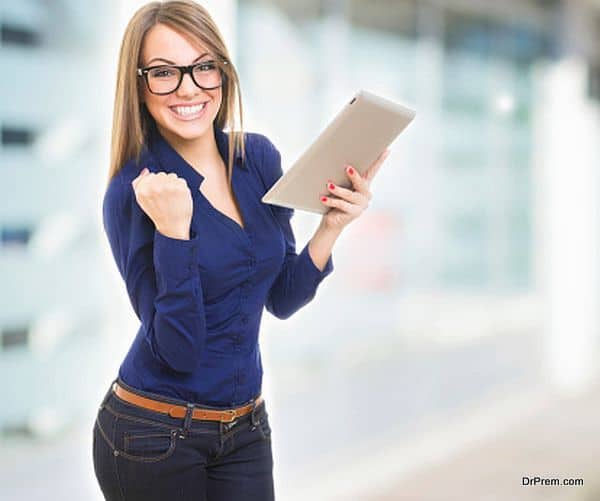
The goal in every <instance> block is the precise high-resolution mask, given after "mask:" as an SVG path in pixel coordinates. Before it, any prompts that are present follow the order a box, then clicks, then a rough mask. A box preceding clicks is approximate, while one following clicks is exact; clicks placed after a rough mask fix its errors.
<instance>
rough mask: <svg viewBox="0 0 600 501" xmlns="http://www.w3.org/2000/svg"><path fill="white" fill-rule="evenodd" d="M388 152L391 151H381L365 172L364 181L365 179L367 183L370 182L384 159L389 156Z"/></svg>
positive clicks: (387, 149)
mask: <svg viewBox="0 0 600 501" xmlns="http://www.w3.org/2000/svg"><path fill="white" fill-rule="evenodd" d="M390 151H391V150H390V149H389V148H386V149H385V150H383V151H382V152H381V153H380V154H379V156H378V157H377V158H376V159H375V161H374V162H373V163H372V164H371V166H370V167H369V169H368V170H367V173H366V174H365V179H367V181H371V180H372V179H373V178H374V177H375V174H377V172H378V171H379V168H380V167H381V165H382V164H383V162H384V161H385V159H386V158H387V157H388V156H389V154H390Z"/></svg>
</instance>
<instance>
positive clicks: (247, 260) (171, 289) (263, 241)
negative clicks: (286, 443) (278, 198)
mask: <svg viewBox="0 0 600 501" xmlns="http://www.w3.org/2000/svg"><path fill="white" fill-rule="evenodd" d="M213 131H214V134H215V139H216V142H217V146H218V149H219V152H220V154H221V157H222V158H223V160H224V162H225V165H227V161H228V150H227V147H228V140H229V135H228V134H227V133H225V132H224V131H223V130H222V129H220V128H219V127H217V126H216V124H213ZM245 138H246V159H245V162H242V161H241V157H240V155H239V153H237V154H236V158H235V162H234V168H233V178H232V187H233V191H234V194H235V198H236V199H237V201H238V204H239V206H240V210H241V213H242V220H243V221H244V227H242V226H240V225H239V224H238V223H237V222H236V221H234V220H233V219H232V218H230V217H229V216H227V215H225V214H224V213H223V212H221V211H219V210H217V209H216V208H215V207H214V206H213V205H212V204H211V203H210V202H209V201H208V199H207V198H206V197H204V195H203V194H202V192H201V191H200V190H199V187H200V184H201V183H202V181H203V179H204V177H203V176H202V175H201V174H200V173H198V172H197V171H196V170H195V169H194V168H193V167H192V166H191V165H190V164H188V163H187V162H186V161H185V160H184V159H183V157H181V156H180V155H179V154H178V153H177V151H176V150H175V149H173V148H172V147H171V146H170V144H169V143H168V142H167V141H166V140H165V139H164V138H163V137H162V136H161V135H160V134H159V133H158V132H157V131H155V132H154V133H153V134H151V136H150V139H149V140H148V144H147V146H145V147H144V150H143V153H142V156H141V159H140V162H139V163H137V162H136V161H135V160H133V159H132V160H129V161H127V162H126V163H125V165H124V166H123V168H122V169H121V170H120V171H119V172H118V173H117V174H116V175H115V176H114V178H113V179H112V180H111V182H110V183H109V185H108V188H107V190H106V193H105V194H104V200H103V206H102V209H103V223H104V228H105V230H106V234H107V236H108V240H109V243H110V247H111V250H112V254H113V256H114V258H115V261H116V264H117V267H118V269H119V272H120V274H121V276H122V277H123V279H124V281H125V285H126V288H127V292H128V295H129V298H130V301H131V305H132V306H133V309H134V311H135V313H136V315H137V317H138V318H139V320H140V322H141V325H140V328H139V330H138V332H137V335H136V337H135V339H134V340H133V343H132V345H131V348H130V349H129V351H128V353H127V355H126V357H125V359H124V360H123V362H122V364H121V366H120V368H119V376H120V377H121V379H122V380H123V381H124V382H125V383H127V384H129V385H130V386H132V387H134V388H139V389H141V390H145V391H150V392H153V393H158V394H162V395H166V396H171V397H174V398H179V399H183V400H186V401H191V402H196V403H199V404H204V405H207V406H214V407H218V408H221V407H230V406H237V405H243V404H245V403H247V402H249V401H250V400H251V399H253V398H255V397H256V396H257V395H258V394H259V393H260V392H261V384H262V374H263V370H262V363H261V355H260V346H259V339H258V333H259V328H260V322H261V317H262V312H263V307H266V309H267V310H268V311H269V312H270V313H272V314H273V315H275V316H276V317H277V318H280V319H285V318H288V317H289V316H290V315H292V314H293V313H294V312H296V311H297V310H298V309H300V308H301V307H302V306H304V305H306V304H307V303H308V302H310V301H311V300H312V299H313V297H314V296H315V294H316V291H317V288H318V286H319V284H320V283H321V281H322V280H323V279H324V278H325V277H326V276H327V275H329V274H330V273H331V272H332V271H333V261H332V256H330V257H329V259H328V261H327V264H326V266H325V268H324V269H323V271H320V270H319V269H318V268H317V267H316V265H315V264H314V262H313V261H312V259H311V257H310V255H309V253H308V243H307V244H306V245H305V246H304V248H303V249H302V251H301V252H300V253H299V254H298V253H297V252H296V242H295V238H294V233H293V231H292V227H291V225H290V219H291V217H292V216H293V213H294V210H293V209H288V208H285V207H280V206H276V205H271V204H265V203H263V202H261V200H260V199H261V198H262V196H263V195H264V194H265V193H266V192H267V190H268V189H269V188H270V187H271V186H272V185H273V184H274V183H275V181H277V179H278V178H279V177H280V176H281V175H282V174H283V170H282V168H281V156H280V153H279V151H278V150H277V148H275V146H274V145H273V144H272V143H271V141H270V140H269V139H268V138H267V137H265V136H264V135H262V134H258V133H246V134H245ZM144 167H148V169H149V170H150V171H151V172H160V171H165V172H174V173H175V174H177V175H178V176H179V177H182V178H184V179H185V180H186V181H187V183H188V186H189V188H190V191H191V193H192V198H193V202H194V210H193V216H192V222H191V227H190V239H189V240H183V239H176V238H170V237H167V236H165V235H163V234H162V233H160V232H159V231H158V230H156V228H155V226H154V223H153V222H152V220H151V219H150V218H149V217H148V216H147V215H146V213H145V212H144V211H143V210H142V209H141V207H140V206H139V204H138V203H137V201H136V199H135V194H134V191H133V187H132V186H131V182H132V181H133V179H134V178H135V177H137V176H138V174H139V173H140V171H141V170H142V169H143V168H144Z"/></svg>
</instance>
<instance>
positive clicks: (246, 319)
mask: <svg viewBox="0 0 600 501" xmlns="http://www.w3.org/2000/svg"><path fill="white" fill-rule="evenodd" d="M242 323H243V324H247V323H248V315H242Z"/></svg>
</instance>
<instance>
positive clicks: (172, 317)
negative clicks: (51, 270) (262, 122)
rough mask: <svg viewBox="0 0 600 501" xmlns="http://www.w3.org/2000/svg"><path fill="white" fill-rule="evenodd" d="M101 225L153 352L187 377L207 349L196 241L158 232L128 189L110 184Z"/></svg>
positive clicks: (194, 237)
mask: <svg viewBox="0 0 600 501" xmlns="http://www.w3.org/2000/svg"><path fill="white" fill-rule="evenodd" d="M102 214H103V224H104V229H105V231H106V234H107V237H108V240H109V243H110V247H111V250H112V254H113V257H114V259H115V262H116V264H117V267H118V269H119V272H120V274H121V276H122V277H123V279H124V281H125V285H126V288H127V293H128V295H129V299H130V301H131V305H132V306H133V309H134V311H135V313H136V315H137V317H138V319H139V320H140V321H141V323H142V327H143V330H144V333H145V339H146V341H147V342H148V344H149V345H150V347H151V351H152V354H153V355H154V356H155V357H156V358H157V359H158V360H159V361H161V362H162V363H164V364H165V365H166V366H168V367H169V368H170V369H172V370H174V371H177V372H183V373H189V372H192V371H193V370H194V368H195V367H196V366H197V364H198V362H199V359H200V357H201V355H202V353H203V350H204V348H205V345H206V320H205V313H204V306H203V292H202V284H201V283H200V276H199V267H198V252H199V248H200V247H199V246H200V237H199V236H198V235H197V234H196V233H195V232H194V230H191V232H190V239H189V240H183V239H177V238H171V237H168V236H166V235H163V234H162V233H160V232H159V231H158V230H157V229H156V228H155V226H154V223H153V222H152V220H151V219H150V218H149V217H148V216H147V215H146V214H145V213H144V212H143V210H142V209H141V207H140V206H139V205H138V203H137V200H136V198H135V194H134V192H133V187H132V186H131V185H130V184H129V185H128V183H126V182H123V181H122V180H121V179H120V178H119V177H115V178H113V179H112V180H111V182H110V184H109V186H108V188H107V190H106V193H105V195H104V199H103V207H102Z"/></svg>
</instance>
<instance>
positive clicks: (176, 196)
mask: <svg viewBox="0 0 600 501" xmlns="http://www.w3.org/2000/svg"><path fill="white" fill-rule="evenodd" d="M131 185H132V186H133V191H134V192H135V198H136V200H137V203H138V204H139V205H140V207H141V208H142V210H143V211H144V212H145V213H146V214H147V215H148V217H149V218H150V219H152V221H153V222H154V226H156V229H157V230H158V231H159V232H160V233H162V234H163V235H165V236H167V237H170V238H179V239H183V240H189V238H190V226H191V222H192V212H193V208H194V204H193V201H192V193H191V192H190V189H189V187H188V185H187V182H186V180H185V179H183V178H182V177H178V176H177V174H175V173H172V172H171V173H169V174H167V173H166V172H157V173H153V172H150V171H149V170H148V168H144V169H143V170H142V172H140V174H139V175H138V177H136V178H135V179H134V180H133V181H132V182H131Z"/></svg>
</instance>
